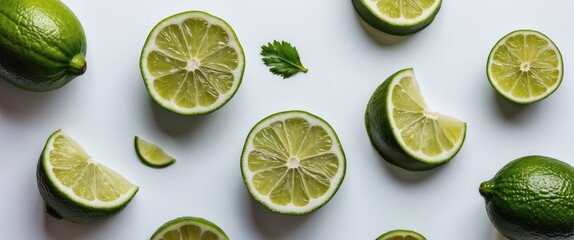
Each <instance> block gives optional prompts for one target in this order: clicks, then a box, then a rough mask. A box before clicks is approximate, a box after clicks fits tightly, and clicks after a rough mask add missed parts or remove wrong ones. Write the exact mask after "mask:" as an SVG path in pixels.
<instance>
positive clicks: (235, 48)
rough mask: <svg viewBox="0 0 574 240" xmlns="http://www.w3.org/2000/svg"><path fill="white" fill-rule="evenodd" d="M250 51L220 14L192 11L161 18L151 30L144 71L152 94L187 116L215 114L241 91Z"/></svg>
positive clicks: (142, 65)
mask: <svg viewBox="0 0 574 240" xmlns="http://www.w3.org/2000/svg"><path fill="white" fill-rule="evenodd" d="M244 69H245V56H244V53H243V49H242V47H241V44H240V42H239V40H238V38H237V36H236V35H235V32H234V31H233V29H232V28H231V26H229V24H227V23H226V22H225V21H224V20H222V19H221V18H218V17H216V16H213V15H211V14H209V13H206V12H201V11H188V12H182V13H179V14H175V15H172V16H170V17H167V18H165V19H164V20H162V21H160V22H159V23H158V24H157V25H156V26H155V27H154V28H153V29H152V31H151V32H150V34H149V35H148V38H147V40H146V42H145V44H144V47H143V49H142V52H141V57H140V70H141V74H142V77H143V80H144V83H145V87H146V89H147V91H148V93H149V95H150V96H151V98H152V99H153V100H154V101H155V102H157V103H158V104H159V105H160V106H162V107H163V108H165V109H168V110H170V111H172V112H175V113H178V114H182V115H202V114H207V113H211V112H213V111H215V110H217V109H219V108H221V107H222V106H223V105H225V104H226V103H227V102H228V101H229V100H230V99H231V98H232V97H233V96H234V95H235V93H236V92H237V89H238V88H239V86H240V84H241V80H242V78H243V72H244Z"/></svg>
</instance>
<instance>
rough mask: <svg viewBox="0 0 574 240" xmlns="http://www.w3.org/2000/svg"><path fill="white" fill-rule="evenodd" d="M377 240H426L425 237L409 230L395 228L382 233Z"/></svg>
mask: <svg viewBox="0 0 574 240" xmlns="http://www.w3.org/2000/svg"><path fill="white" fill-rule="evenodd" d="M377 240H426V238H425V237H423V236H422V235H420V234H419V233H417V232H414V231H411V230H402V229H397V230H392V231H389V232H386V233H384V234H383V235H381V236H379V237H378V238H377Z"/></svg>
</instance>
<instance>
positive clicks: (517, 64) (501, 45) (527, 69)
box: [487, 30, 564, 104]
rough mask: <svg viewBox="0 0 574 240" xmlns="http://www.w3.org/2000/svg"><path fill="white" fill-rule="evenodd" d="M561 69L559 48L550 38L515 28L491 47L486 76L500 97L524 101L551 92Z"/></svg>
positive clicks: (517, 101)
mask: <svg viewBox="0 0 574 240" xmlns="http://www.w3.org/2000/svg"><path fill="white" fill-rule="evenodd" d="M563 68H564V67H563V63H562V55H561V54H560V50H559V49H558V47H556V45H555V44H554V43H553V42H552V40H550V38H548V37H547V36H545V35H544V34H542V33H540V32H537V31H533V30H517V31H514V32H511V33H509V34H507V35H506V36H504V37H503V38H502V39H500V40H499V41H498V42H497V43H496V45H495V46H494V47H493V48H492V50H491V52H490V54H489V56H488V63H487V76H488V80H489V81H490V83H491V85H492V86H493V88H494V89H495V90H496V91H497V92H498V93H500V94H501V95H502V96H503V97H505V98H506V99H508V100H510V101H512V102H516V103H521V104H527V103H533V102H537V101H540V100H542V99H544V98H546V97H548V96H549V95H550V94H552V93H553V92H554V91H555V90H556V89H557V88H558V86H559V85H560V83H561V81H562V77H563Z"/></svg>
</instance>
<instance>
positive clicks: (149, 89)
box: [140, 10, 246, 116]
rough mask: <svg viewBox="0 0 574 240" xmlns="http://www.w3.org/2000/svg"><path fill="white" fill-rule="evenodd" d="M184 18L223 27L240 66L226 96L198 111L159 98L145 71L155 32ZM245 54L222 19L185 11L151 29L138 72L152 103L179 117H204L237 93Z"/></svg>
mask: <svg viewBox="0 0 574 240" xmlns="http://www.w3.org/2000/svg"><path fill="white" fill-rule="evenodd" d="M186 16H194V17H196V18H202V19H205V20H207V21H208V22H216V23H217V24H219V25H220V26H221V27H225V30H227V31H228V32H229V33H230V36H229V38H230V39H233V42H234V44H236V45H237V48H236V50H237V51H238V52H237V55H238V56H239V59H238V63H239V65H240V68H241V69H240V71H239V72H238V73H237V75H238V77H237V78H235V79H234V85H233V87H232V88H231V89H230V90H229V91H228V92H227V93H226V96H225V97H224V98H222V100H221V101H219V102H218V103H214V104H212V105H210V106H209V107H205V108H201V109H199V110H194V109H184V108H181V107H176V106H174V104H173V103H171V102H169V101H167V100H164V99H163V98H162V97H161V96H159V94H158V93H156V91H155V90H153V86H151V81H152V78H153V77H152V76H150V75H149V74H148V73H147V71H146V70H145V69H147V66H146V64H147V59H146V57H147V54H146V52H147V51H148V49H147V48H148V46H151V45H153V44H152V40H153V38H154V36H155V34H157V32H158V31H159V30H160V29H163V28H164V27H165V26H166V25H167V24H169V23H170V22H172V21H174V19H178V18H183V17H186ZM245 65H246V63H245V54H244V51H243V47H242V45H241V43H240V42H239V38H238V37H237V34H236V33H235V31H234V30H233V28H232V27H231V26H230V25H229V24H228V23H227V22H226V21H225V20H223V19H221V18H219V17H217V16H214V15H212V14H210V13H207V12H203V11H195V10H194V11H186V12H181V13H178V14H174V15H171V16H169V17H167V18H165V19H163V20H161V21H160V22H159V23H157V24H156V25H155V26H154V27H153V29H152V30H151V31H150V33H149V35H148V37H147V38H146V41H145V44H144V47H143V48H142V51H141V55H140V72H141V75H142V78H143V81H144V85H145V87H146V90H147V92H148V94H149V95H150V96H151V98H152V99H153V100H154V102H156V103H157V104H158V105H159V106H161V107H162V108H164V109H167V110H169V111H171V112H174V113H177V114H180V115H188V116H189V115H192V116H193V115H205V114H209V113H212V112H214V111H216V110H218V109H220V108H221V107H223V106H224V105H225V104H227V102H229V101H230V100H231V99H232V98H233V96H234V95H235V94H236V93H237V90H238V89H239V87H240V86H241V83H242V80H243V74H244V72H245Z"/></svg>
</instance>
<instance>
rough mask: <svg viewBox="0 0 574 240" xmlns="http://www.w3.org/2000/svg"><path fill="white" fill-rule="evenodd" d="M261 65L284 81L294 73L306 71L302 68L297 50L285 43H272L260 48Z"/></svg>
mask: <svg viewBox="0 0 574 240" xmlns="http://www.w3.org/2000/svg"><path fill="white" fill-rule="evenodd" d="M261 56H263V58H262V59H263V63H265V65H267V66H268V67H269V71H271V72H272V73H273V74H277V75H280V76H282V77H283V78H284V79H285V78H288V77H291V76H293V75H294V74H295V73H298V72H304V73H306V72H307V71H308V69H307V68H305V67H303V64H302V63H301V59H300V58H299V52H297V48H295V47H294V46H293V45H291V44H290V43H288V42H285V41H281V42H279V41H276V40H275V41H273V43H268V44H267V45H263V46H261Z"/></svg>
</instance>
